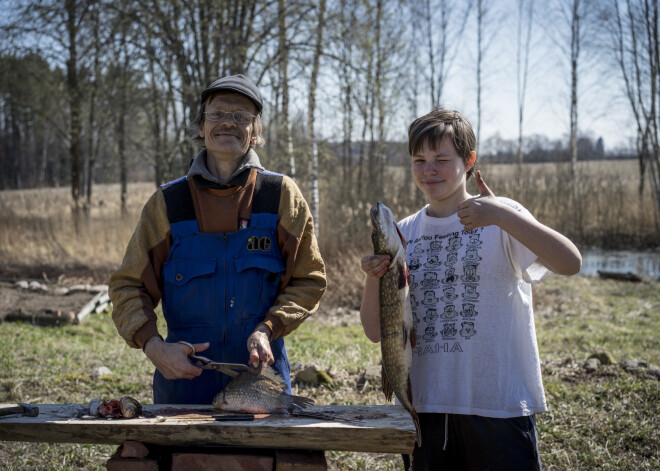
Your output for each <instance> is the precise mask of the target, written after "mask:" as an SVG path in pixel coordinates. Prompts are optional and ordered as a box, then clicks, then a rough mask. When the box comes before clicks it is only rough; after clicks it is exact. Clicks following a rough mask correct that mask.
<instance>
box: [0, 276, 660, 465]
mask: <svg viewBox="0 0 660 471" xmlns="http://www.w3.org/2000/svg"><path fill="white" fill-rule="evenodd" d="M534 293H535V305H536V321H537V335H538V341H539V349H540V354H541V359H542V362H543V376H544V382H545V387H546V395H547V399H548V404H549V408H550V411H549V412H548V413H546V414H540V415H539V417H538V426H539V435H540V449H541V456H542V460H543V464H544V468H545V469H546V470H565V469H571V470H592V469H602V470H647V469H648V470H653V469H659V468H660V454H659V453H658V451H659V450H658V446H659V443H660V430H659V425H660V423H659V422H658V417H659V416H660V392H659V387H658V384H659V383H658V379H657V378H655V377H653V376H652V375H651V374H649V373H648V371H646V370H642V371H640V372H637V373H630V372H627V371H625V370H623V369H622V368H621V367H620V366H619V365H612V366H603V367H601V369H600V370H598V371H597V372H595V373H591V374H588V373H586V372H585V370H584V369H583V368H582V364H583V363H584V361H585V360H586V359H587V358H588V357H589V355H590V354H591V353H594V352H596V351H602V350H608V351H610V352H611V353H612V354H613V355H614V356H615V358H616V360H617V361H619V362H620V361H623V360H629V359H641V360H645V361H647V362H649V363H650V364H656V365H657V364H660V335H659V334H660V283H658V282H644V283H626V282H614V281H603V280H599V279H595V278H586V277H579V278H561V277H551V278H550V279H548V280H546V282H544V283H542V284H541V285H538V286H536V287H535V290H534ZM161 327H163V326H162V325H161ZM287 350H288V352H289V357H290V359H291V361H292V362H300V363H302V364H305V365H307V364H310V363H314V364H316V365H317V366H318V367H319V368H320V369H323V370H326V371H329V372H330V373H331V374H332V376H333V377H334V380H335V382H334V384H332V385H330V386H318V387H310V386H305V385H301V384H298V385H296V386H295V389H296V391H295V392H297V393H298V394H301V395H305V396H308V397H313V398H314V399H315V400H316V401H317V403H318V404H378V403H384V398H383V395H382V393H381V392H380V390H379V385H375V384H369V383H367V384H366V386H362V385H358V377H359V375H360V374H361V373H362V372H363V371H364V370H365V369H366V368H367V367H369V366H373V365H377V364H378V362H379V361H380V351H379V347H378V345H375V344H372V343H371V342H370V341H369V340H367V339H366V337H365V336H364V334H363V333H362V329H361V327H360V325H359V315H358V313H357V312H356V311H354V310H351V309H340V310H337V309H330V308H329V307H324V308H322V309H321V311H320V312H319V313H317V314H316V315H315V316H314V317H312V318H310V319H309V320H307V321H306V322H305V323H303V324H302V325H301V327H300V328H299V329H298V330H297V331H295V332H294V333H293V334H292V335H291V336H289V337H288V338H287ZM99 366H107V367H109V368H110V369H111V370H112V374H110V375H107V376H101V377H99V378H94V377H93V376H92V370H93V369H94V368H96V367H99ZM151 374H152V366H151V364H150V363H149V361H148V360H147V359H146V358H145V357H144V355H143V354H142V353H141V352H140V351H139V350H134V349H130V348H128V347H127V346H126V345H125V344H124V342H123V341H122V340H121V338H120V337H119V336H118V334H117V333H116V331H115V328H114V325H113V324H112V320H111V318H110V316H109V314H99V315H93V316H90V317H89V318H88V319H87V320H85V321H84V322H83V323H82V324H81V325H77V326H66V327H60V328H49V327H38V326H32V325H25V324H16V323H2V324H0V402H19V401H20V402H36V403H63V402H70V403H85V402H88V401H89V400H90V399H91V398H94V397H119V396H121V395H123V394H130V395H132V396H133V397H135V398H136V399H138V400H140V401H143V402H146V403H149V402H151V390H150V384H151ZM115 448H116V447H113V446H106V445H93V446H92V445H79V444H44V443H25V442H0V462H2V463H5V465H4V467H3V469H10V470H19V469H20V470H24V469H54V470H59V469H62V470H65V469H66V470H69V469H71V470H72V469H90V470H94V469H97V470H101V469H104V466H105V461H106V460H107V459H108V458H109V456H110V455H111V454H112V453H113V452H114V450H115ZM326 456H327V458H328V462H329V468H330V469H332V470H387V469H401V464H400V463H401V462H400V458H399V456H398V455H394V454H370V453H349V452H328V453H327V454H326Z"/></svg>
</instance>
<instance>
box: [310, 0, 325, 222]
mask: <svg viewBox="0 0 660 471" xmlns="http://www.w3.org/2000/svg"><path fill="white" fill-rule="evenodd" d="M325 14H326V0H320V1H319V4H318V8H317V27H316V28H317V29H316V40H315V44H314V56H313V59H312V74H311V78H310V81H309V100H308V105H307V140H308V142H309V143H310V144H311V147H312V204H311V206H312V217H313V218H314V221H315V227H316V231H317V233H318V234H320V229H319V228H320V220H319V205H320V198H319V155H318V147H317V142H316V134H315V129H314V123H315V121H314V113H315V111H316V87H317V84H318V76H319V65H320V61H321V54H322V53H323V33H324V30H325Z"/></svg>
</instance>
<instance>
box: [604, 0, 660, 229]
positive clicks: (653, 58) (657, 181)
mask: <svg viewBox="0 0 660 471" xmlns="http://www.w3.org/2000/svg"><path fill="white" fill-rule="evenodd" d="M658 14H659V13H658V0H651V1H649V0H626V1H625V2H623V1H621V0H612V14H611V16H610V18H611V19H612V21H611V22H610V24H611V27H610V33H611V39H612V43H611V44H612V50H613V51H614V57H615V60H616V62H617V63H618V66H619V70H620V72H621V76H622V78H623V83H624V90H625V94H626V97H627V99H628V103H629V104H630V108H631V110H632V112H633V116H634V118H635V124H636V134H637V139H636V147H637V156H638V162H639V175H640V180H639V195H640V197H641V196H642V194H643V192H644V181H645V179H646V178H648V179H649V182H650V185H651V188H652V191H653V192H654V194H655V200H656V202H657V205H656V209H657V211H656V225H657V226H660V222H659V217H658V215H659V213H660V144H659V140H658V119H659V117H658V113H659V110H658V100H659V99H660V96H659V95H658V94H659V93H660V44H659V43H658V37H659V31H658V29H659V27H658Z"/></svg>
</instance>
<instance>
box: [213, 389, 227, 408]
mask: <svg viewBox="0 0 660 471" xmlns="http://www.w3.org/2000/svg"><path fill="white" fill-rule="evenodd" d="M228 405H229V403H228V402H227V398H226V395H225V390H224V389H223V390H222V391H220V392H219V393H218V394H216V395H215V397H214V398H213V407H215V408H216V409H220V410H224V409H227V406H228Z"/></svg>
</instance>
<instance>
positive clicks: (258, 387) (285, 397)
mask: <svg viewBox="0 0 660 471" xmlns="http://www.w3.org/2000/svg"><path fill="white" fill-rule="evenodd" d="M285 387H286V383H285V382H284V379H283V378H282V376H280V374H279V373H278V372H277V371H275V370H274V369H273V368H271V367H270V366H268V365H262V366H261V367H260V370H259V369H255V370H247V371H244V372H242V373H238V374H236V375H235V376H234V378H233V379H232V380H231V381H230V382H229V384H227V386H225V387H224V389H222V390H221V391H220V392H219V393H218V394H216V396H215V398H214V399H213V407H215V408H216V409H219V410H221V411H225V412H238V413H252V414H265V413H267V414H296V413H298V414H297V415H303V414H299V413H300V412H302V411H303V409H305V408H306V407H307V406H310V405H312V404H314V400H312V399H309V398H307V397H302V396H295V395H292V394H288V393H287V392H286V391H284V388H285Z"/></svg>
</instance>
